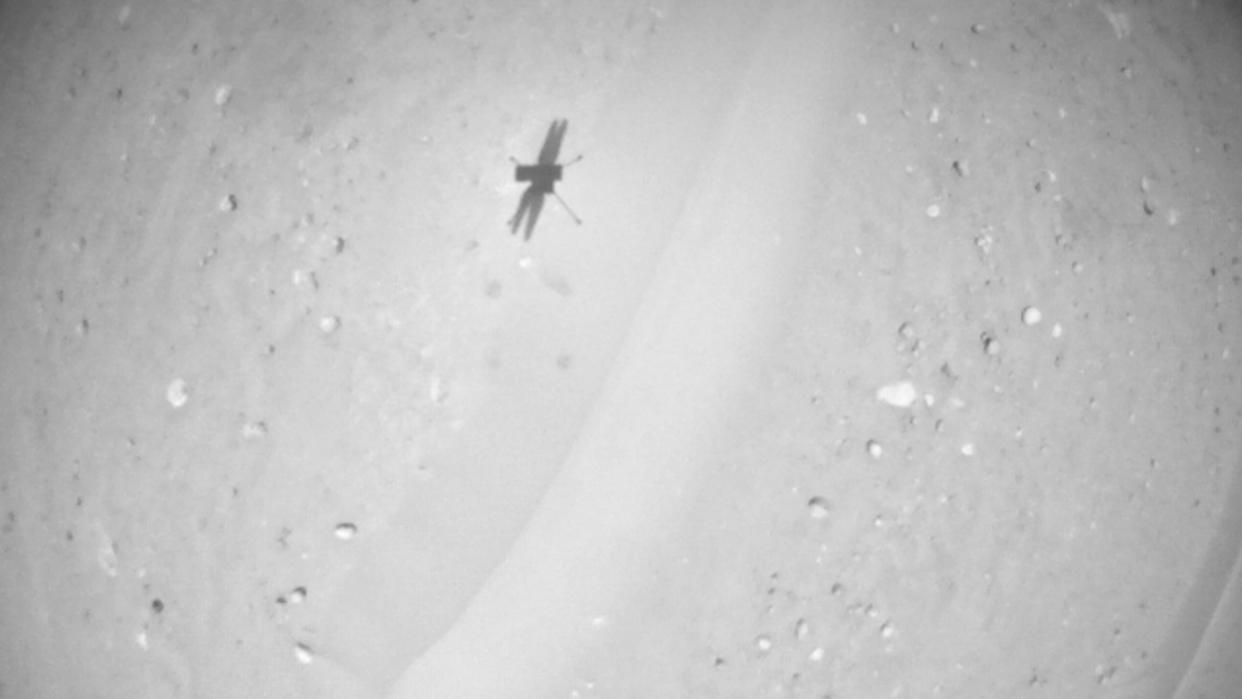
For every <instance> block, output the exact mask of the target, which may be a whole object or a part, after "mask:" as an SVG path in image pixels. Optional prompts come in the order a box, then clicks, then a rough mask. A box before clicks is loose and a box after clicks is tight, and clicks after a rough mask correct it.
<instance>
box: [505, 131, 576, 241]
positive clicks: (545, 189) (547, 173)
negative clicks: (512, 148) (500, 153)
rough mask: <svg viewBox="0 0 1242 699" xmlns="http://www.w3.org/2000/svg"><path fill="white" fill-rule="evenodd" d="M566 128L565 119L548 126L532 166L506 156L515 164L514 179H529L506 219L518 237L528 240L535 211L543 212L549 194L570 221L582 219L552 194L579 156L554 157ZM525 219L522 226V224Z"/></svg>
mask: <svg viewBox="0 0 1242 699" xmlns="http://www.w3.org/2000/svg"><path fill="white" fill-rule="evenodd" d="M568 129H569V120H567V119H557V120H554V121H553V122H552V123H551V124H550V125H549V126H548V133H547V135H546V136H544V139H543V147H541V148H540V149H539V159H538V161H537V162H536V163H535V164H534V165H523V164H522V163H519V162H518V161H517V160H516V159H515V158H513V157H512V156H510V158H509V160H511V161H512V162H513V164H514V165H515V166H516V169H515V170H514V173H513V177H514V179H515V180H516V181H518V182H529V183H530V184H529V185H528V186H527V187H526V191H525V192H522V199H521V201H519V202H518V208H517V211H516V212H515V213H514V214H513V217H512V218H510V219H509V221H508V225H509V232H510V233H511V234H513V235H517V232H518V229H522V237H523V239H524V240H530V239H531V236H532V235H533V234H534V231H535V224H536V223H538V222H539V214H540V213H541V212H542V211H543V202H544V197H546V196H548V195H549V194H550V195H552V196H554V197H556V198H557V201H560V202H561V206H564V207H565V210H566V211H567V212H569V215H570V217H572V218H573V219H574V222H575V223H577V224H579V225H581V224H582V221H581V220H580V219H579V218H578V217H577V216H576V215H575V214H574V212H573V211H572V210H571V209H570V208H569V205H567V204H566V203H565V200H563V199H561V197H560V195H559V194H557V193H556V183H557V182H558V181H560V179H561V176H562V175H563V173H564V169H565V168H566V167H567V166H569V165H572V164H574V163H576V162H578V161H579V160H581V159H582V156H578V157H577V158H574V159H573V160H571V161H570V162H568V163H564V164H561V163H557V162H556V160H557V158H558V157H559V156H560V152H561V143H562V142H563V141H564V140H565V132H566V131H567V130H568ZM523 221H525V224H526V225H525V227H524V228H523V226H522V224H523Z"/></svg>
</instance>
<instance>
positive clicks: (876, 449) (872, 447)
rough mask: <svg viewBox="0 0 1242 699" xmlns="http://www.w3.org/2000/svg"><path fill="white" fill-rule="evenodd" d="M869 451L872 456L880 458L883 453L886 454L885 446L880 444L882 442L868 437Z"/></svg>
mask: <svg viewBox="0 0 1242 699" xmlns="http://www.w3.org/2000/svg"><path fill="white" fill-rule="evenodd" d="M867 453H868V454H870V455H871V458H873V459H878V458H880V456H881V455H882V454H884V447H882V446H880V443H879V442H877V441H875V440H874V439H868V440H867Z"/></svg>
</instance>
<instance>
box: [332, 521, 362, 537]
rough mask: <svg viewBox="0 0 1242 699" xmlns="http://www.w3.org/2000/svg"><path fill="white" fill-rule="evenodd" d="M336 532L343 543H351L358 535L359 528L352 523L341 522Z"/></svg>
mask: <svg viewBox="0 0 1242 699" xmlns="http://www.w3.org/2000/svg"><path fill="white" fill-rule="evenodd" d="M334 531H335V532H336V538H338V539H340V540H341V541H349V540H350V539H352V538H354V535H355V534H357V533H358V527H357V526H355V525H354V524H353V523H352V522H341V523H340V524H338V525H336V529H335V530H334Z"/></svg>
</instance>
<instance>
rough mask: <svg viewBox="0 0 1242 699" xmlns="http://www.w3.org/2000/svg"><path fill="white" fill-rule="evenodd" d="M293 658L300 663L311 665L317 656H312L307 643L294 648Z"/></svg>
mask: <svg viewBox="0 0 1242 699" xmlns="http://www.w3.org/2000/svg"><path fill="white" fill-rule="evenodd" d="M293 657H295V658H297V659H298V662H299V663H302V664H303V665H309V664H310V663H311V661H312V660H314V659H315V656H314V655H312V654H311V649H310V646H308V645H306V644H305V643H299V644H297V645H296V646H294V647H293Z"/></svg>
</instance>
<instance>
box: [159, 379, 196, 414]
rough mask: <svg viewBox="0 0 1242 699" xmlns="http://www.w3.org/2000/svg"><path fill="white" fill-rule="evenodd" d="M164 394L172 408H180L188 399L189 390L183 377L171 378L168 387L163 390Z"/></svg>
mask: <svg viewBox="0 0 1242 699" xmlns="http://www.w3.org/2000/svg"><path fill="white" fill-rule="evenodd" d="M164 396H165V397H166V398H168V404H169V405H171V406H172V407H174V408H180V407H181V406H183V405H185V404H186V401H188V400H190V391H189V389H188V388H187V387H186V383H185V379H173V380H172V381H170V382H169V383H168V389H167V390H165V391H164Z"/></svg>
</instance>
